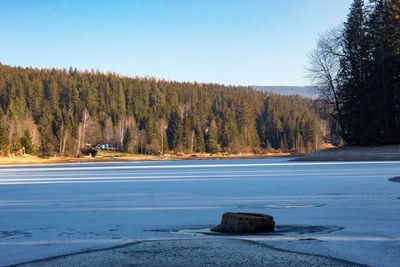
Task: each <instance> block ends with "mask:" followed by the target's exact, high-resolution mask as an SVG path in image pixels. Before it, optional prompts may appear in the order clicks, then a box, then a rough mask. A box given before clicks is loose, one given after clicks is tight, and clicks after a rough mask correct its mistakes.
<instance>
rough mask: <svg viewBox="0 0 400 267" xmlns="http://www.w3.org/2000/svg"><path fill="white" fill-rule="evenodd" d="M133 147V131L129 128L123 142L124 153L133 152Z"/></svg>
mask: <svg viewBox="0 0 400 267" xmlns="http://www.w3.org/2000/svg"><path fill="white" fill-rule="evenodd" d="M132 145H133V140H132V130H131V128H128V129H126V131H125V133H124V137H123V140H122V149H123V151H125V152H132Z"/></svg>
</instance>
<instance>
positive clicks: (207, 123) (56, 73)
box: [0, 65, 323, 156]
mask: <svg viewBox="0 0 400 267" xmlns="http://www.w3.org/2000/svg"><path fill="white" fill-rule="evenodd" d="M320 119H321V118H320V116H319V113H318V112H316V109H315V106H314V102H313V101H312V100H310V99H307V98H303V97H300V96H281V95H276V94H271V93H266V92H260V91H256V90H254V89H251V88H250V87H235V86H223V85H218V84H202V83H185V82H173V81H165V80H158V79H156V78H129V77H124V76H121V75H117V74H115V73H101V72H99V71H78V70H76V69H72V68H70V69H69V70H67V69H60V70H58V69H35V68H22V67H10V66H7V65H0V121H1V127H0V151H1V153H2V154H4V155H8V154H20V153H27V154H35V155H39V156H52V155H59V156H80V155H82V153H85V151H86V150H88V149H89V148H93V147H94V146H95V145H97V144H107V145H109V146H110V148H112V149H116V150H119V151H126V152H129V153H139V154H164V153H202V152H207V153H217V152H226V153H242V152H243V153H244V152H247V153H264V152H268V151H276V150H279V151H296V152H305V151H311V150H314V149H317V148H318V147H319V146H320V144H321V143H322V141H323V134H322V132H321V124H320Z"/></svg>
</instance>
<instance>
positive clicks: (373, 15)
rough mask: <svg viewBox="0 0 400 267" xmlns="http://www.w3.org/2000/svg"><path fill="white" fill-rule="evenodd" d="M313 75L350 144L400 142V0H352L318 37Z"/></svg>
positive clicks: (342, 133)
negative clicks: (345, 14)
mask: <svg viewBox="0 0 400 267" xmlns="http://www.w3.org/2000/svg"><path fill="white" fill-rule="evenodd" d="M310 75H311V78H312V79H313V81H314V84H315V85H316V87H317V88H318V89H319V92H320V94H321V96H322V97H323V98H324V99H325V103H327V104H328V106H329V107H328V109H330V110H332V111H334V112H333V116H334V118H335V120H336V121H337V122H338V124H339V125H340V133H341V136H342V138H343V139H344V140H345V141H346V142H347V143H348V144H361V145H376V144H394V143H400V0H370V1H363V0H354V1H353V4H352V6H351V8H350V13H349V15H348V17H347V21H346V22H345V23H344V24H343V25H342V26H340V27H339V28H337V29H332V30H329V31H328V32H327V33H325V34H324V35H322V36H321V38H320V40H319V41H318V46H317V49H316V50H315V52H314V53H313V54H312V56H311V67H310Z"/></svg>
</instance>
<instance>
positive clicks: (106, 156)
mask: <svg viewBox="0 0 400 267" xmlns="http://www.w3.org/2000/svg"><path fill="white" fill-rule="evenodd" d="M290 156H295V155H294V154H291V153H280V152H277V153H267V154H251V153H243V154H223V153H218V154H205V153H197V154H179V155H161V156H154V155H140V154H129V153H124V152H118V151H99V153H98V155H97V156H96V157H90V156H83V157H58V156H54V157H48V158H42V157H37V156H30V155H25V156H3V157H0V165H25V164H60V163H78V162H79V163H85V162H119V161H121V162H124V161H148V160H190V159H240V158H274V157H290Z"/></svg>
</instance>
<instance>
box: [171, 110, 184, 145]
mask: <svg viewBox="0 0 400 267" xmlns="http://www.w3.org/2000/svg"><path fill="white" fill-rule="evenodd" d="M182 136H183V132H182V118H181V116H180V115H179V113H178V112H176V111H175V112H172V113H171V115H170V117H169V121H168V128H167V137H168V144H169V149H171V150H176V149H179V146H181V145H182Z"/></svg>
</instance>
